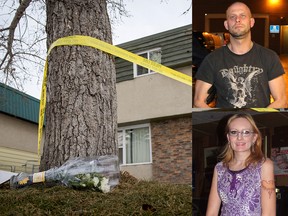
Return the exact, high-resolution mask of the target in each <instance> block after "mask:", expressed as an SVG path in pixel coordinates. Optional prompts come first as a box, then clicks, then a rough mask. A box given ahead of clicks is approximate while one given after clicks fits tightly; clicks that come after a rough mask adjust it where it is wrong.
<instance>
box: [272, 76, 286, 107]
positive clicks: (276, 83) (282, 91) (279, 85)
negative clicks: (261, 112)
mask: <svg viewBox="0 0 288 216" xmlns="http://www.w3.org/2000/svg"><path fill="white" fill-rule="evenodd" d="M269 88H270V91H271V94H272V97H273V99H274V102H272V103H271V104H270V105H269V106H268V107H270V108H287V107H288V105H287V96H286V87H285V81H284V78H283V76H279V77H277V78H275V79H273V80H270V81H269Z"/></svg>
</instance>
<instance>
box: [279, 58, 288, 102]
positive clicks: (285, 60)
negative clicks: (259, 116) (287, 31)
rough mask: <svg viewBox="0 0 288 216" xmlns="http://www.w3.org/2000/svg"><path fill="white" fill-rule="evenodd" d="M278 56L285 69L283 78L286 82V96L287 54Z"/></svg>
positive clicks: (287, 82) (287, 83) (287, 93)
mask: <svg viewBox="0 0 288 216" xmlns="http://www.w3.org/2000/svg"><path fill="white" fill-rule="evenodd" d="M279 57H280V60H281V63H282V65H283V67H284V70H285V75H284V80H285V82H286V95H287V98H288V54H282V55H280V56H279Z"/></svg>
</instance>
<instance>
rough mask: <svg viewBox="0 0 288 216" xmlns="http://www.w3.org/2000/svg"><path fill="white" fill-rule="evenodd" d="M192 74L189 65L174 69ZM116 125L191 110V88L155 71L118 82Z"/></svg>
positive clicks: (184, 112)
mask: <svg viewBox="0 0 288 216" xmlns="http://www.w3.org/2000/svg"><path fill="white" fill-rule="evenodd" d="M177 70H178V71H179V72H183V73H185V74H188V75H190V76H191V74H192V67H191V66H189V67H183V68H178V69H177ZM117 95H118V124H121V123H125V122H135V121H141V120H143V119H153V118H161V117H166V116H175V115H183V114H187V113H191V109H192V108H191V107H192V88H191V86H189V85H186V84H183V83H181V82H179V81H176V80H173V79H171V78H168V77H165V76H164V75H161V74H158V73H155V74H150V75H146V76H142V77H137V78H135V79H133V80H130V81H125V82H120V83H117Z"/></svg>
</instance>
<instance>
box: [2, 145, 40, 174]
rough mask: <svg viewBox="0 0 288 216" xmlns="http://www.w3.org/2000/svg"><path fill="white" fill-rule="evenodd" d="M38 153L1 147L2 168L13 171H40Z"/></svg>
mask: <svg viewBox="0 0 288 216" xmlns="http://www.w3.org/2000/svg"><path fill="white" fill-rule="evenodd" d="M38 165H39V163H38V157H37V154H36V153H33V152H26V151H21V150H17V149H11V148H6V147H0V169H1V170H6V171H11V172H26V173H32V172H38V167H39V166H38Z"/></svg>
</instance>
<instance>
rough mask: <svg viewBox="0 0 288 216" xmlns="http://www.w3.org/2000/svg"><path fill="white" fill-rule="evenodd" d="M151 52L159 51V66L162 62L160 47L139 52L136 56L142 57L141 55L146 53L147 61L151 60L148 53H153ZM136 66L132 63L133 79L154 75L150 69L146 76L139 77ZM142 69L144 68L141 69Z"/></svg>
mask: <svg viewBox="0 0 288 216" xmlns="http://www.w3.org/2000/svg"><path fill="white" fill-rule="evenodd" d="M153 51H160V52H161V61H160V62H157V63H159V64H161V62H162V49H161V47H157V48H154V49H149V50H146V51H143V52H139V53H136V54H137V55H142V54H145V53H147V59H148V60H151V59H150V53H151V52H153ZM137 66H138V65H137V64H136V63H133V77H134V78H137V77H143V76H147V75H150V74H154V73H156V72H155V71H153V70H151V69H148V68H147V70H148V73H147V74H141V75H138V74H137V73H138V68H137ZM139 67H142V66H141V65H139ZM143 68H144V67H143Z"/></svg>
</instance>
